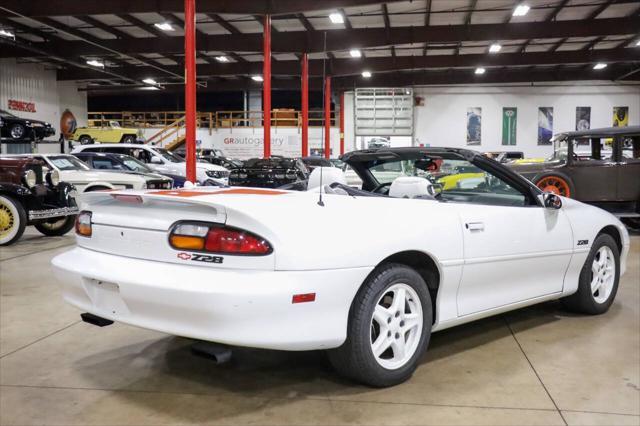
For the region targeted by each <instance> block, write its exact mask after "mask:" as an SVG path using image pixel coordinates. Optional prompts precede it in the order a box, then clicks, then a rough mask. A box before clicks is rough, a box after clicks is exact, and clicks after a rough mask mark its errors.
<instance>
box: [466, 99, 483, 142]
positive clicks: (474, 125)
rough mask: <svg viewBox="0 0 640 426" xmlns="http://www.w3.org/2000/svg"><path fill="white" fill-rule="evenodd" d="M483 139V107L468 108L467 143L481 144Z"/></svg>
mask: <svg viewBox="0 0 640 426" xmlns="http://www.w3.org/2000/svg"><path fill="white" fill-rule="evenodd" d="M481 139H482V108H480V107H475V108H467V145H480V141H481Z"/></svg>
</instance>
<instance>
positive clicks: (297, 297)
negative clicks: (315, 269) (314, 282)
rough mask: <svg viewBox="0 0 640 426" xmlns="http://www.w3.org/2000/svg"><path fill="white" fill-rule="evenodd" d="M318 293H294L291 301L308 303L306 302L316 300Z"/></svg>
mask: <svg viewBox="0 0 640 426" xmlns="http://www.w3.org/2000/svg"><path fill="white" fill-rule="evenodd" d="M315 300H316V294H315V293H306V294H294V295H293V298H292V299H291V303H306V302H315Z"/></svg>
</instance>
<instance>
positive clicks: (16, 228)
mask: <svg viewBox="0 0 640 426" xmlns="http://www.w3.org/2000/svg"><path fill="white" fill-rule="evenodd" d="M26 226H27V213H26V212H25V211H24V208H23V207H22V204H20V203H19V202H17V201H16V200H14V199H13V198H11V197H8V196H6V195H0V246H7V245H9V244H12V243H14V242H15V241H16V240H18V238H20V237H21V236H22V234H23V233H24V228H25V227H26Z"/></svg>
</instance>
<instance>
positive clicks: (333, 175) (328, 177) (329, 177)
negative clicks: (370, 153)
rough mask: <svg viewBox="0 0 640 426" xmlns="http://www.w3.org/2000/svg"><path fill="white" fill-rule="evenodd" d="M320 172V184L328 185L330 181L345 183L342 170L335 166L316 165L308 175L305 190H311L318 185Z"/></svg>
mask: <svg viewBox="0 0 640 426" xmlns="http://www.w3.org/2000/svg"><path fill="white" fill-rule="evenodd" d="M320 173H322V186H323V187H326V186H330V185H331V184H332V183H340V184H342V185H346V184H347V178H346V177H345V176H344V172H343V171H342V170H340V169H339V168H337V167H316V168H315V169H313V171H312V172H311V175H309V183H308V185H307V190H313V189H316V188H318V187H319V186H320Z"/></svg>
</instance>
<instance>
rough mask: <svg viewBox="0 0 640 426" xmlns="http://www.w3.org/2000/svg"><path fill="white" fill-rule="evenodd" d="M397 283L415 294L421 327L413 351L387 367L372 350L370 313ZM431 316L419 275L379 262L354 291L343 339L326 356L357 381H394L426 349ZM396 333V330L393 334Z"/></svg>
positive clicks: (385, 383) (381, 383)
mask: <svg viewBox="0 0 640 426" xmlns="http://www.w3.org/2000/svg"><path fill="white" fill-rule="evenodd" d="M400 283H402V284H406V285H408V286H409V287H411V288H412V289H413V290H414V291H415V293H416V294H417V296H418V298H419V302H420V304H421V308H422V331H421V334H420V336H419V338H418V344H417V346H416V349H415V351H414V353H413V355H412V356H411V357H410V358H409V359H408V360H407V361H406V362H405V363H404V364H403V365H402V366H400V367H399V368H395V369H388V368H385V367H383V366H382V365H381V364H380V363H379V362H378V361H377V360H376V357H375V356H374V354H373V350H372V343H371V339H372V333H373V332H374V327H373V324H372V317H373V312H374V309H375V308H376V305H377V304H378V301H379V300H380V299H381V297H383V296H384V295H385V294H386V293H387V292H388V291H389V289H390V288H391V287H392V286H393V285H395V284H400ZM396 317H397V315H396ZM432 319H433V309H432V305H431V296H430V295H429V290H428V288H427V284H426V283H425V282H424V280H423V279H422V277H421V276H420V275H419V274H418V273H417V272H416V271H415V270H413V269H412V268H409V267H408V266H405V265H401V264H394V263H390V264H386V265H383V266H381V267H379V268H377V269H376V270H375V271H374V272H373V273H372V274H371V275H370V276H369V277H368V278H367V280H366V281H365V283H364V284H363V285H362V287H361V288H360V290H359V291H358V293H357V294H356V297H355V299H354V301H353V303H352V305H351V309H350V311H349V323H348V325H347V339H346V340H345V342H344V343H343V344H342V346H340V347H339V348H336V349H332V350H329V351H328V355H329V360H330V361H331V364H332V365H333V367H334V368H335V369H336V371H337V372H338V373H340V374H341V375H343V376H345V377H348V378H350V379H352V380H355V381H358V382H360V383H363V384H366V385H369V386H374V387H387V386H394V385H397V384H399V383H402V382H404V381H406V380H407V379H409V378H410V377H411V375H412V374H413V372H414V371H415V369H416V367H417V365H418V361H419V360H420V358H421V357H422V355H423V354H424V352H425V351H426V349H427V346H428V345H429V339H430V337H431V325H432V323H433V321H432ZM389 336H391V334H389ZM397 336H398V335H397V334H396V338H398V337H397Z"/></svg>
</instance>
